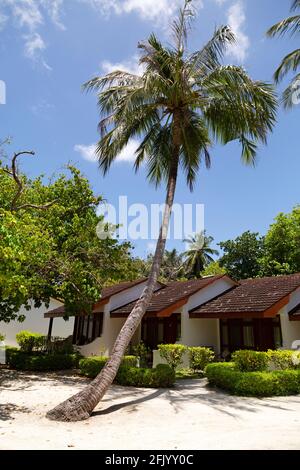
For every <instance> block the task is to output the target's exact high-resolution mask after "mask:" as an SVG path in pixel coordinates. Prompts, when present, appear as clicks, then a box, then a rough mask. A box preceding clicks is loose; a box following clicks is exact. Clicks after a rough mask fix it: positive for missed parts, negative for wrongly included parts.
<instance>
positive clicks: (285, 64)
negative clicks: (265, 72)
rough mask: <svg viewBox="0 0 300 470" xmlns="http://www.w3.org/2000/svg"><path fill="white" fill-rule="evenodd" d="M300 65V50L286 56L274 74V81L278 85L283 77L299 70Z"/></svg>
mask: <svg viewBox="0 0 300 470" xmlns="http://www.w3.org/2000/svg"><path fill="white" fill-rule="evenodd" d="M299 65H300V49H296V50H295V51H293V52H291V53H290V54H288V55H286V56H285V57H284V59H283V60H282V62H281V64H280V66H279V67H278V69H277V70H276V72H275V74H274V80H275V82H276V83H279V82H280V81H281V80H282V79H283V77H284V76H285V75H286V74H287V73H288V72H290V71H291V70H293V71H294V72H295V71H296V70H297V69H298V67H299Z"/></svg>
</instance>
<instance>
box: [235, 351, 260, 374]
mask: <svg viewBox="0 0 300 470" xmlns="http://www.w3.org/2000/svg"><path fill="white" fill-rule="evenodd" d="M232 360H233V362H234V363H235V364H236V367H237V369H238V370H240V371H241V372H258V371H259V372H262V371H264V370H267V367H268V363H269V356H268V354H267V353H266V352H258V351H248V350H243V351H236V352H234V353H233V354H232Z"/></svg>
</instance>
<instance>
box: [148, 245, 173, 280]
mask: <svg viewBox="0 0 300 470" xmlns="http://www.w3.org/2000/svg"><path fill="white" fill-rule="evenodd" d="M153 257H154V256H153V255H152V254H150V255H148V256H147V259H146V261H145V264H144V275H145V276H146V277H148V276H149V273H150V271H151V266H152V264H153ZM181 267H182V254H180V253H178V251H177V250H176V249H175V248H174V249H173V250H170V251H168V250H166V251H165V252H164V255H163V259H162V263H161V266H160V276H159V277H160V280H161V281H176V280H177V279H180V278H181V277H182V272H181Z"/></svg>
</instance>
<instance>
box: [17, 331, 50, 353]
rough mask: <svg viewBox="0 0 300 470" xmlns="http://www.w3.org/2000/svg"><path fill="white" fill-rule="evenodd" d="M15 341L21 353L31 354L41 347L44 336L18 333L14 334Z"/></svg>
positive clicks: (29, 332)
mask: <svg viewBox="0 0 300 470" xmlns="http://www.w3.org/2000/svg"><path fill="white" fill-rule="evenodd" d="M16 340H17V343H18V345H19V346H20V349H21V351H23V352H27V353H31V352H32V351H33V350H34V349H35V350H37V349H40V348H42V347H43V345H44V341H45V336H44V335H41V334H39V333H32V332H31V331H20V333H17V334H16Z"/></svg>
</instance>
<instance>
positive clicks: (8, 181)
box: [0, 152, 137, 321]
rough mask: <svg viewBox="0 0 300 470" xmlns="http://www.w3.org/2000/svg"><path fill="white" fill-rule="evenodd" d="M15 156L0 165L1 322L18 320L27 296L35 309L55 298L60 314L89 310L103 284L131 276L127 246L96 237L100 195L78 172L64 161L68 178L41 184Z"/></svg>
mask: <svg viewBox="0 0 300 470" xmlns="http://www.w3.org/2000/svg"><path fill="white" fill-rule="evenodd" d="M22 153H23V152H22ZM27 154H28V153H27ZM30 154H32V153H30ZM16 155H17V156H19V154H16ZM16 155H15V157H16ZM15 157H14V159H13V160H12V165H11V167H8V166H5V165H3V164H2V165H1V166H0V298H1V301H0V320H4V321H10V320H12V319H16V318H18V319H19V320H23V319H24V318H23V317H22V316H18V311H19V309H20V307H21V305H24V306H25V308H28V309H29V308H30V305H31V302H30V300H31V299H33V300H34V303H35V305H36V306H39V305H40V304H41V302H45V303H46V304H47V303H48V302H49V300H50V298H51V297H54V298H59V299H61V300H62V301H63V302H64V303H65V307H66V312H67V314H73V313H78V312H82V311H84V310H86V311H88V310H90V308H91V305H92V303H93V302H95V301H96V300H98V299H99V297H100V296H101V290H102V287H103V284H104V283H110V282H116V281H119V280H123V279H124V278H125V277H126V279H131V278H135V277H136V275H137V270H136V267H135V265H134V262H133V261H132V259H131V256H130V248H131V247H130V244H128V243H123V244H119V243H118V241H117V240H115V239H111V238H108V239H105V240H99V238H98V237H97V234H96V226H97V224H98V222H100V221H102V217H100V216H98V215H97V207H98V205H99V203H101V200H102V199H101V198H100V197H95V195H94V193H93V191H92V189H91V187H90V184H89V182H88V180H87V179H86V178H84V177H83V176H82V175H81V174H80V172H79V170H77V169H76V168H75V167H72V166H69V167H68V171H69V173H70V176H69V177H67V176H66V175H64V174H62V175H59V176H58V177H57V178H56V179H55V180H54V181H51V182H49V183H44V182H43V178H42V177H39V178H36V179H33V180H30V179H28V178H27V177H26V175H24V174H22V173H20V172H19V171H18V170H17V158H15Z"/></svg>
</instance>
